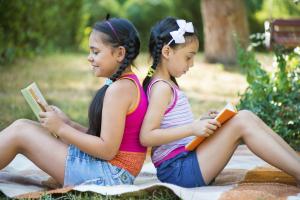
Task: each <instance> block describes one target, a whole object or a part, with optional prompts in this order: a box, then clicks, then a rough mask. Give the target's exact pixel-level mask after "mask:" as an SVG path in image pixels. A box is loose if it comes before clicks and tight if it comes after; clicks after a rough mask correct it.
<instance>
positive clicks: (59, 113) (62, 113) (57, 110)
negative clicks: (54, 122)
mask: <svg viewBox="0 0 300 200" xmlns="http://www.w3.org/2000/svg"><path fill="white" fill-rule="evenodd" d="M49 107H50V108H51V109H52V110H53V111H55V112H56V113H57V114H58V115H59V117H60V118H61V119H62V120H63V121H64V122H65V123H66V124H70V123H71V120H70V119H69V117H68V116H67V115H66V114H65V113H64V112H63V111H62V110H61V109H59V108H58V107H56V106H53V105H50V106H49Z"/></svg>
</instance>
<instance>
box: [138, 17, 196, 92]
mask: <svg viewBox="0 0 300 200" xmlns="http://www.w3.org/2000/svg"><path fill="white" fill-rule="evenodd" d="M176 20H177V19H176V18H174V17H167V18H165V19H163V20H161V21H159V22H158V23H157V24H155V25H154V26H153V27H152V29H151V33H150V40H149V45H148V48H149V53H150V56H151V57H152V59H153V63H152V65H151V67H150V69H149V71H148V73H147V76H146V78H145V79H144V81H143V89H144V91H145V92H146V93H147V88H148V85H149V83H150V82H151V80H152V76H153V74H154V72H155V70H156V68H157V65H158V64H159V63H160V59H161V53H162V48H163V46H164V45H165V44H168V42H170V41H171V40H172V36H171V35H170V32H172V31H175V30H178V28H179V27H178V25H177V22H176ZM194 30H195V31H194V33H188V32H186V33H185V34H184V37H191V36H193V37H197V31H196V29H195V27H194ZM179 45H182V44H176V43H175V41H172V42H171V43H170V44H169V46H170V47H171V48H176V47H178V46H179ZM171 80H172V81H173V82H174V83H175V84H176V85H177V86H178V83H177V81H176V79H175V77H174V76H171Z"/></svg>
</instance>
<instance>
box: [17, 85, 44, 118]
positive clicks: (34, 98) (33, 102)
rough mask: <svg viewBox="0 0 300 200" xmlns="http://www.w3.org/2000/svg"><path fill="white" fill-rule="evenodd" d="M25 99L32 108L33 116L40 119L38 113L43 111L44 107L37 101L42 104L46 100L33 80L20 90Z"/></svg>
mask: <svg viewBox="0 0 300 200" xmlns="http://www.w3.org/2000/svg"><path fill="white" fill-rule="evenodd" d="M21 92H22V94H23V96H24V98H25V100H26V101H27V103H28V104H29V106H30V108H31V109H32V111H33V113H34V114H35V116H36V117H37V118H38V119H40V117H39V113H40V112H45V111H46V108H45V107H44V106H43V105H42V104H40V103H38V101H39V102H42V103H43V104H46V105H48V104H47V101H46V100H45V98H44V97H43V95H42V93H41V91H40V90H39V88H38V86H37V85H36V83H35V82H33V83H31V84H30V85H29V86H27V87H26V88H24V89H22V90H21Z"/></svg>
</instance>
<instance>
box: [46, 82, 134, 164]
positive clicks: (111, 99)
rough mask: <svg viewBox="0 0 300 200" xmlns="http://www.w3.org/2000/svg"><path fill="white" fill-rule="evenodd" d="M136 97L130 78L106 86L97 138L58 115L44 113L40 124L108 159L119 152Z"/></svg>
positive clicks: (93, 154) (85, 150) (84, 148)
mask: <svg viewBox="0 0 300 200" xmlns="http://www.w3.org/2000/svg"><path fill="white" fill-rule="evenodd" d="M136 97H137V90H136V86H135V84H134V83H133V82H131V81H130V80H126V79H122V80H119V81H116V82H114V83H113V84H112V85H111V86H110V87H109V88H108V89H107V91H106V94H105V97H104V102H103V110H102V124H101V136H100V138H99V137H96V136H93V135H89V134H83V132H81V131H78V130H76V129H75V128H73V127H71V126H70V125H68V124H66V123H63V122H62V120H60V118H59V117H51V116H47V117H46V119H47V120H46V122H44V121H43V120H42V124H43V125H44V126H45V127H47V128H48V129H49V130H50V132H52V131H53V132H54V133H55V134H57V135H58V136H59V137H61V138H62V139H63V140H65V141H67V142H68V143H70V144H74V145H75V146H77V147H78V148H79V149H80V150H82V151H84V152H86V153H88V154H90V155H92V156H95V157H98V158H101V159H105V160H111V159H113V158H114V157H115V155H116V154H117V153H118V150H119V147H120V144H121V141H122V137H123V133H124V127H125V119H126V114H127V111H128V110H129V109H130V107H131V106H132V105H134V103H135V101H136V99H137V98H136ZM46 115H55V112H50V113H48V112H46ZM59 120H60V122H58V121H59Z"/></svg>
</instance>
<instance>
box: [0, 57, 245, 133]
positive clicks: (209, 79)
mask: <svg viewBox="0 0 300 200" xmlns="http://www.w3.org/2000/svg"><path fill="white" fill-rule="evenodd" d="M201 59H202V58H201V55H199V56H197V57H196V61H195V67H193V68H191V70H190V71H189V72H188V73H187V75H185V76H183V77H182V78H180V79H179V84H180V86H181V88H182V89H183V90H184V91H185V92H186V93H187V95H188V96H189V97H190V101H191V105H192V110H193V112H194V113H195V116H199V115H200V114H202V113H203V112H206V111H207V110H209V109H211V108H215V109H220V108H221V107H222V106H223V105H224V104H225V102H226V101H233V102H237V101H238V96H237V92H238V91H243V90H244V89H245V87H246V82H245V78H244V76H243V75H241V74H240V73H238V72H227V71H225V70H224V69H223V67H222V66H221V65H209V64H205V63H203V62H201ZM136 63H137V66H141V68H139V69H137V70H136V72H137V73H138V75H139V77H140V78H141V79H142V77H144V75H145V74H146V71H147V69H146V66H148V65H149V64H148V63H147V56H146V55H145V54H142V55H141V56H140V57H139V59H138V60H137V62H136ZM0 74H1V76H0V103H1V107H0V113H1V115H0V130H2V129H3V128H5V127H6V126H8V125H9V124H10V123H12V122H13V121H14V120H16V119H19V118H29V119H33V120H35V117H34V115H33V113H32V111H31V110H30V108H29V106H27V104H26V102H25V100H24V98H23V97H22V95H21V93H20V89H21V88H23V87H25V86H27V85H28V84H29V83H31V82H32V81H35V82H37V84H38V85H39V87H40V89H41V91H42V92H43V94H44V96H45V97H46V99H47V100H48V102H49V103H50V104H53V105H56V106H58V107H60V108H61V109H62V110H64V111H65V112H66V113H67V114H68V115H69V116H70V117H71V118H72V119H73V120H75V121H77V122H79V123H81V124H83V125H87V110H88V106H89V103H90V101H91V99H92V98H93V95H94V93H95V91H96V90H97V89H98V88H99V87H100V86H101V84H102V82H103V79H98V78H95V77H93V74H92V73H91V71H90V70H89V64H88V62H87V61H86V55H84V54H74V53H67V54H52V55H48V56H45V57H36V58H35V59H32V60H28V59H27V60H22V59H20V60H18V61H17V62H16V63H14V64H13V65H8V66H1V67H0Z"/></svg>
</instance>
